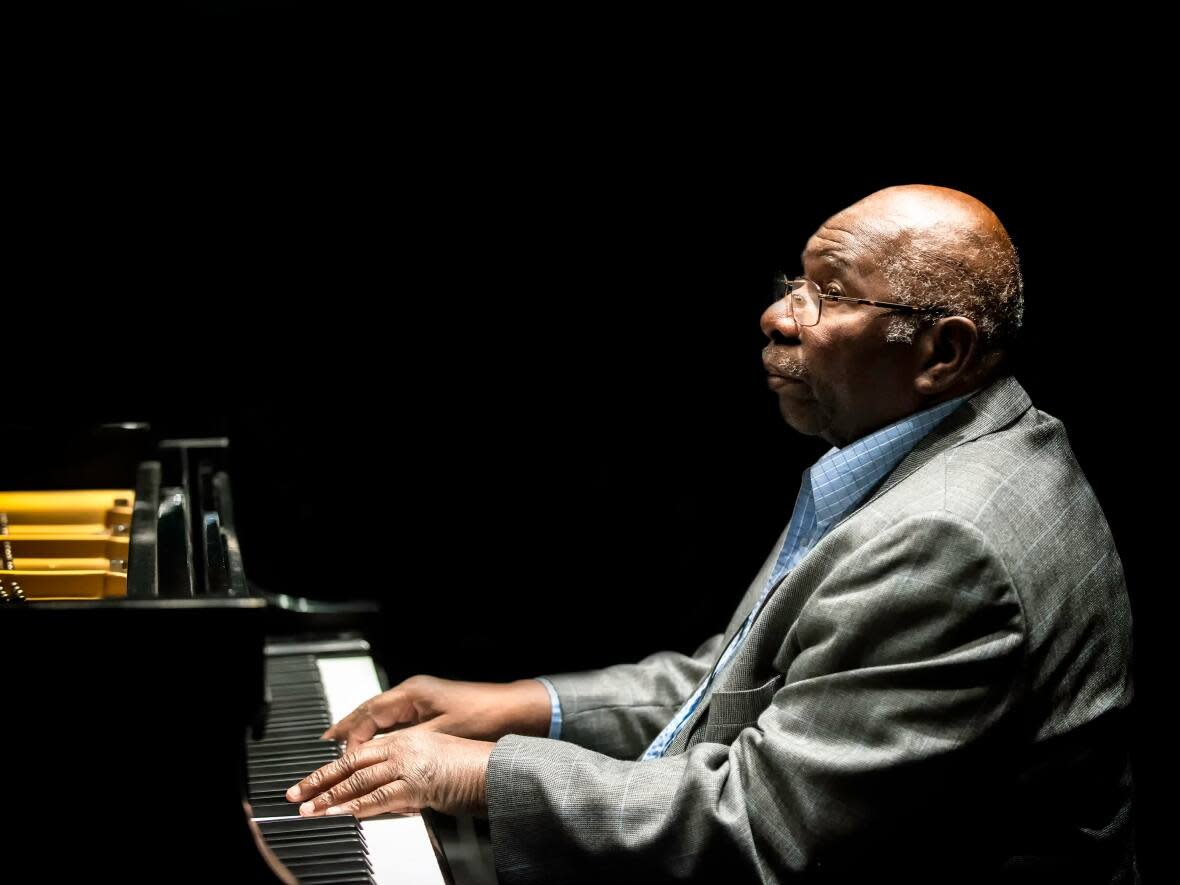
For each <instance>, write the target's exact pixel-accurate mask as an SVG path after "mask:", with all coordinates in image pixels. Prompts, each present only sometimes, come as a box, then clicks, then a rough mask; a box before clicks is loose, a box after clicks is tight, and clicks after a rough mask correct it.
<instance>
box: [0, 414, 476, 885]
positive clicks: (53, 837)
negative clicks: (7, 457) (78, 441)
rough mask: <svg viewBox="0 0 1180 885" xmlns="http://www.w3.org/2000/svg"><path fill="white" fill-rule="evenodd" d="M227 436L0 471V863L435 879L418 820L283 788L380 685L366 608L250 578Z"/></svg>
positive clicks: (112, 871)
mask: <svg viewBox="0 0 1180 885" xmlns="http://www.w3.org/2000/svg"><path fill="white" fill-rule="evenodd" d="M129 429H130V428H129ZM227 446H228V443H227V441H226V440H224V439H173V440H165V441H162V442H160V443H159V446H158V449H156V450H155V452H154V455H155V457H152V458H150V459H147V460H143V461H140V462H138V463H137V466H136V467H135V468H134V473H133V476H129V477H128V479H129V480H133V481H131V482H128V483H127V485H126V486H125V487H119V488H107V489H93V488H90V489H73V490H63V489H60V488H54V489H51V490H48V491H37V492H36V493H34V494H30V493H28V489H27V488H25V489H20V490H19V491H22V492H24V494H15V493H14V492H15V491H17V489H15V488H14V486H13V483H14V479H13V477H14V476H22V475H24V474H21V473H19V472H17V473H14V472H13V471H12V470H9V471H8V473H7V475H4V474H3V473H0V553H2V554H3V556H2V557H0V668H2V670H0V672H2V673H3V677H4V678H3V688H2V689H0V691H2V692H3V695H4V699H5V705H4V708H5V717H4V727H3V729H0V733H2V735H3V737H2V738H0V747H2V749H3V757H4V760H5V766H4V770H5V771H6V772H8V774H9V787H10V789H9V790H8V791H7V795H8V797H9V801H8V802H7V803H6V804H7V806H8V807H7V809H6V811H5V812H4V830H3V844H4V858H3V861H2V863H3V867H2V869H3V870H4V878H6V879H8V880H9V881H16V880H25V879H36V880H42V879H43V880H47V881H85V880H107V879H110V880H114V881H122V882H139V881H152V882H161V881H176V882H180V881H185V882H190V881H191V882H209V881H217V880H219V879H220V880H232V881H245V882H275V881H282V880H283V876H293V877H294V878H295V879H296V880H297V881H299V882H306V883H321V882H377V883H386V882H412V883H443V882H452V878H451V873H450V870H449V867H448V864H447V861H446V857H445V854H444V853H443V851H442V848H441V847H440V843H439V840H438V838H437V835H436V833H435V831H434V828H433V826H432V824H431V821H430V819H429V818H428V817H424V816H421V815H417V814H411V815H385V816H382V817H380V818H375V819H370V820H365V821H357V820H355V819H354V818H351V817H333V818H321V819H314V820H310V819H301V818H299V816H298V814H297V811H296V807H295V806H294V805H292V804H290V803H288V802H286V801H285V800H284V799H283V797H282V792H283V790H285V788H286V787H287V786H289V785H290V784H291V783H294V782H295V781H296V780H298V779H299V778H300V777H302V776H303V775H305V774H307V773H308V772H310V771H312V770H314V769H315V768H317V767H319V766H320V765H322V764H324V763H325V762H327V761H329V760H331V759H332V758H335V757H336V756H338V755H339V753H340V752H341V750H340V747H339V746H337V745H336V744H332V743H327V742H323V741H320V740H319V735H320V734H321V733H322V732H323V730H324V729H325V728H326V727H327V726H328V725H329V724H330V723H331V722H333V721H335V720H336V719H338V718H340V717H341V716H342V715H344V714H345V713H347V712H348V711H350V710H351V709H353V707H355V706H356V704H357V703H359V702H360V701H362V700H364V699H365V698H368V697H370V696H372V695H373V694H376V693H377V692H379V691H380V690H382V688H383V687H386V686H385V685H383V682H382V677H381V674H380V671H379V669H378V668H377V667H376V666H375V664H374V661H373V659H372V656H371V653H370V648H369V644H368V641H367V640H366V638H365V637H364V635H363V633H361V632H359V631H357V630H356V629H350V628H353V627H355V626H357V624H358V623H359V621H358V620H357V618H356V617H355V616H356V615H357V614H358V612H360V613H363V607H362V608H361V609H357V608H355V607H354V608H352V609H350V608H349V606H348V605H344V604H337V605H331V604H326V605H325V604H317V603H311V602H308V601H306V600H300V599H293V598H290V597H285V596H282V595H277V594H276V595H269V594H264V593H262V592H261V591H259V590H258V588H256V587H255V586H253V585H251V583H250V582H249V581H248V580H247V577H246V574H245V570H244V568H243V561H242V554H241V550H240V547H239V542H238V536H237V532H236V530H235V523H234V513H233V499H232V492H231V488H230V480H229V475H228V471H227V470H226V463H227ZM9 466H10V467H11V462H9ZM27 475H29V476H32V477H34V479H36V478H37V477H36V473H35V471H30V472H29V473H28V474H27ZM46 477H48V479H47V478H46ZM55 479H56V481H55ZM40 480H41V482H42V485H40V486H38V487H37V488H38V489H45V488H46V487H47V486H46V485H45V483H49V484H50V485H60V482H61V481H68V478H67V477H64V476H57V477H56V478H55V477H53V476H51V475H50V474H46V476H44V477H40ZM264 844H265V846H266V847H265V848H264V847H263V845H264ZM275 858H277V860H278V861H280V862H281V863H282V864H283V867H284V868H285V869H278V868H276V866H275V865H274V859H275Z"/></svg>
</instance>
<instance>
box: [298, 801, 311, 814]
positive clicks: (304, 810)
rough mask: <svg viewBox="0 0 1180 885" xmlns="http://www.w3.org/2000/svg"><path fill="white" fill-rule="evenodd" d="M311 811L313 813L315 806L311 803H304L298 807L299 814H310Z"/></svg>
mask: <svg viewBox="0 0 1180 885" xmlns="http://www.w3.org/2000/svg"><path fill="white" fill-rule="evenodd" d="M313 811H315V805H314V803H312V802H304V803H303V804H302V805H300V806H299V813H300V814H311V813H312V812H313Z"/></svg>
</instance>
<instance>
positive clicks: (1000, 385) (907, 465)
mask: <svg viewBox="0 0 1180 885" xmlns="http://www.w3.org/2000/svg"><path fill="white" fill-rule="evenodd" d="M1031 406H1032V400H1030V399H1029V396H1028V394H1027V393H1026V392H1025V390H1024V388H1023V387H1022V386H1021V385H1020V382H1019V381H1017V380H1016V379H1015V378H1014V377H1013V376H1011V375H1004V376H1003V377H1001V378H998V379H997V380H995V381H993V382H992V383H991V384H990V385H988V386H987V387H985V388H983V389H982V390H980V391H979V392H978V393H975V394H973V395H972V396H971V397H970V398H968V399H967V400H966V401H965V402H964V403H963V404H962V405H961V406H960V407H959V408H957V409H955V411H954V412H952V413H951V414H950V415H948V416H947V418H946V420H944V421H943V422H942V423H940V424H939V425H938V426H937V427H935V428H934V429H933V430H932V431H930V433H928V434H927V435H926V436H924V437H923V438H922V439H921V440H919V442H918V444H917V445H916V446H914V448H913V450H912V451H910V453H909V454H907V455H906V456H905V458H903V459H902V461H901V463H900V464H898V465H897V466H896V467H895V468H893V470H892V471H891V472H890V473H889V474H888V475H887V476H886V477H885V479H884V480H882V482H881V484H880V485H879V486H878V487H877V488H876V489H875V490H874V491H873V492H872V493H871V494H869V495H868V497H866V498H865V500H864V501H863V502H861V503H860V504H859V505H858V506H857V507H856V508H855V509H854V510H852V511H850V512H849V513H847V514H845V515H844V517H842V518H841V519H840V520H839V522H837V523H836V524H835V525H833V526H832V528H831V529H829V530H828V533H827V534H831V533H832V532H833V531H835V530H836V529H837V528H838V527H839V526H840V524H841V523H843V522H844V521H845V520H847V519H849V518H850V517H852V516H854V515H856V513H857V512H858V511H859V510H860V509H861V508H862V507H864V506H865V505H867V504H870V503H871V502H873V501H875V500H877V498H879V497H881V496H882V495H883V494H885V493H886V492H887V491H889V490H890V489H891V488H893V487H894V486H895V485H897V484H898V483H900V482H901V481H902V480H904V479H905V478H906V477H908V476H910V475H911V474H912V473H914V472H915V471H916V470H918V468H920V467H921V466H922V465H923V464H925V463H927V462H928V461H929V460H930V459H931V458H933V457H934V456H935V455H937V454H939V453H940V452H943V451H946V450H947V449H950V448H954V447H955V446H957V445H961V444H962V443H965V442H968V441H970V440H973V439H978V438H979V437H981V436H983V435H985V434H988V433H992V432H994V431H996V430H1000V429H1001V428H1004V427H1007V426H1008V425H1009V424H1012V423H1013V422H1014V421H1016V420H1017V419H1018V418H1020V416H1021V415H1023V414H1024V413H1025V412H1026V411H1028V409H1029V408H1030V407H1031ZM785 536H786V530H785V529H784V531H783V534H782V535H780V536H779V540H778V544H777V545H776V547H775V550H774V552H773V553H772V555H771V559H770V560H769V562H771V563H773V561H774V560H775V559H776V558H777V555H778V548H779V547H780V546H781V545H782V543H783V539H784V538H785ZM793 571H794V570H792V572H788V573H787V574H786V575H784V576H783V577H781V578H779V580H778V582H777V583H776V584H775V587H774V589H773V590H771V596H773V595H774V594H776V593H781V592H784V591H783V590H782V587H783V585H784V584H785V583H788V579H789V578H790V576H791V574H792V573H793ZM767 577H769V568H768V567H766V566H764V567H763V570H762V572H759V575H758V579H759V580H760V581H765V580H766V579H767ZM758 586H759V587H760V586H761V584H759V585H758ZM790 589H791V592H792V593H793V594H794V595H800V591H801V590H802V588H801V587H798V586H796V587H792V588H790ZM751 594H753V595H752V596H751ZM747 597H750V599H749V600H748V601H747V599H746V598H743V600H742V604H741V605H740V606H739V608H738V611H737V612H736V613H735V614H734V616H733V618H731V619H730V624H729V629H728V630H727V631H726V637H725V643H726V644H728V642H729V640H730V639H731V638H732V636H733V634H734V633H736V632H737V630H738V628H739V627H740V626H741V624H742V622H743V621H744V620H745V618H746V615H748V614H749V610H750V608H751V606H752V605H753V600H755V599H757V598H758V593H757V592H755V591H754V589H753V588H751V591H749V592H748V593H747ZM769 598H770V597H769V596H768V602H767V607H769ZM805 601H806V598H805V595H804V596H800V598H799V600H798V602H799V605H790V606H787V607H786V608H782V607H778V610H779V612H783V611H787V612H795V613H797V612H798V610H799V607H800V606H801V605H802V603H803V602H805ZM789 628H790V625H789V624H784V625H783V633H784V635H785V633H786V631H787V629H789ZM724 647H725V645H722V648H724ZM743 651H744V649H739V650H738V652H737V654H736V655H735V656H734V659H733V660H731V661H730V662H729V665H728V667H727V668H726V669H727V670H730V671H732V670H734V669H735V667H736V665H738V663H739V661H740V659H741V657H742V654H743ZM723 681H724V680H723V679H722V678H721V677H718V678H716V679H714V680H713V684H712V685H710V686H709V690H708V691H707V692H706V693H705V696H704V697H703V698H701V702H700V703H699V704H698V705H697V708H696V710H694V711H693V714H692V715H691V716H690V717H689V719H688V721H687V722H685V723H684V727H683V728H681V729H680V733H679V734H677V735H676V738H675V740H673V741H672V743H671V744H669V746H668V749H667V752H666V754H665V755H669V756H671V755H675V754H677V753H682V752H684V750H685V749H687V747H688V745H689V742H690V739H691V738H692V735H693V731H694V730H695V728H696V726H697V724H698V723H699V722H700V720H701V717H703V716H704V715H705V713H706V711H707V710H708V709H709V699H710V698H711V696H712V694H713V690H714V689H715V688H716V687H717V685H718V683H721V682H723Z"/></svg>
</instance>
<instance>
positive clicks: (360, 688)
mask: <svg viewBox="0 0 1180 885" xmlns="http://www.w3.org/2000/svg"><path fill="white" fill-rule="evenodd" d="M316 666H317V667H318V668H319V671H320V678H321V679H322V680H323V681H324V694H325V695H327V698H328V710H329V712H330V713H331V716H332V721H333V722H339V721H340V720H341V719H343V718H344V717H345V716H347V715H348V714H349V713H351V712H352V711H353V710H355V709H356V708H357V707H358V706H360V705H361V704H362V703H364V702H365V701H367V700H368V699H369V698H371V697H373V695H376V694H381V682H380V680H378V679H377V668H376V667H374V666H373V659H372V658H369V657H364V656H356V657H347V658H317V659H316Z"/></svg>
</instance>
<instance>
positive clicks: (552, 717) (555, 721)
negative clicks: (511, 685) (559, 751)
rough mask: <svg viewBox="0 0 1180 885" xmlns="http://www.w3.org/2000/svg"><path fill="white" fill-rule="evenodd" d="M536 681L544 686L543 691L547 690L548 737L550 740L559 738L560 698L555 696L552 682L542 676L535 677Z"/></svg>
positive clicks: (555, 692) (555, 690)
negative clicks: (548, 709) (548, 712)
mask: <svg viewBox="0 0 1180 885" xmlns="http://www.w3.org/2000/svg"><path fill="white" fill-rule="evenodd" d="M536 679H537V681H538V682H540V683H541V684H542V685H543V686H545V691H547V692H549V706H550V708H551V711H552V712H550V714H549V738H550V740H554V741H559V740H561V699H560V698H559V697H558V696H557V689H556V688H554V687H553V683H552V682H550V681H549V680H548V679H546V678H545V677H544V676H538V677H536Z"/></svg>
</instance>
